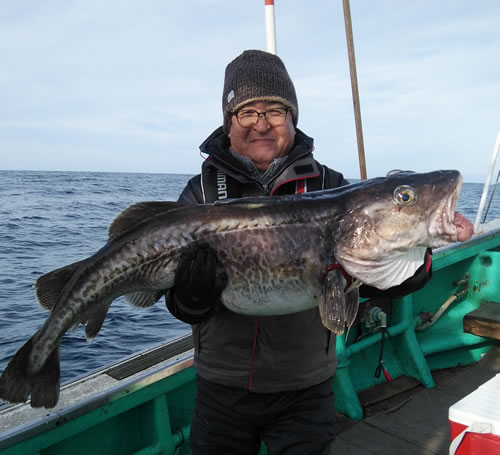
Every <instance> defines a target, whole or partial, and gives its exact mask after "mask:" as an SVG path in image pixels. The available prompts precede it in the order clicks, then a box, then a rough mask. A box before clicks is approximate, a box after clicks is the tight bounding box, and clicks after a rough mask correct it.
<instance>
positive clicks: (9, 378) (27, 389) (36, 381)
mask: <svg viewBox="0 0 500 455" xmlns="http://www.w3.org/2000/svg"><path fill="white" fill-rule="evenodd" d="M33 339H34V336H33V337H31V338H30V339H29V340H28V341H27V342H26V343H25V344H24V345H23V346H22V347H21V348H20V349H19V350H18V351H17V352H16V354H15V355H14V357H13V358H12V360H11V361H10V362H9V364H8V365H7V368H6V369H5V371H4V372H3V373H2V376H0V399H2V400H5V401H8V402H10V403H24V402H26V401H27V400H28V397H29V395H30V394H31V406H32V407H34V408H39V407H45V408H52V407H54V406H55V405H56V404H57V401H58V400H59V385H60V369H59V346H57V347H56V348H55V349H54V351H53V352H52V354H51V355H50V357H49V358H48V360H47V362H45V364H44V365H43V367H42V368H41V370H40V371H38V372H37V373H35V374H33V375H28V367H29V358H30V353H31V350H32V347H33Z"/></svg>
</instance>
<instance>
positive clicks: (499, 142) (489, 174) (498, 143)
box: [474, 131, 500, 233]
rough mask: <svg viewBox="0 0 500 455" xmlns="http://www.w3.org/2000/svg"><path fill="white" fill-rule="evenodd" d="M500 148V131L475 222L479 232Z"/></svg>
mask: <svg viewBox="0 0 500 455" xmlns="http://www.w3.org/2000/svg"><path fill="white" fill-rule="evenodd" d="M499 148H500V131H499V132H498V134H497V140H496V142H495V147H494V148H493V155H492V156H491V163H490V170H489V171H488V177H486V182H484V189H483V194H482V196H481V202H480V203H479V209H478V211H477V215H476V221H475V222H474V232H476V233H477V232H478V229H479V223H480V222H481V215H482V213H483V209H484V204H485V203H486V196H487V195H488V190H489V188H490V181H491V175H492V174H493V171H494V169H495V163H496V161H497V156H498V149H499Z"/></svg>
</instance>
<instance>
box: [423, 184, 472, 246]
mask: <svg viewBox="0 0 500 455" xmlns="http://www.w3.org/2000/svg"><path fill="white" fill-rule="evenodd" d="M462 185H463V177H462V176H461V175H459V176H458V178H457V181H456V184H455V188H454V189H453V190H452V191H451V192H450V194H449V196H448V197H447V198H446V199H445V200H444V201H443V204H442V205H441V207H440V208H439V210H437V211H436V215H435V216H434V217H431V220H430V225H429V233H430V235H431V236H435V237H436V238H439V239H441V240H442V241H443V242H445V243H449V242H457V241H459V242H463V241H465V240H468V239H469V238H470V237H471V236H472V234H473V233H474V227H473V226H472V223H471V222H470V221H469V220H468V219H467V218H465V217H464V216H463V215H462V214H461V213H459V212H457V211H456V207H457V201H458V196H459V194H460V190H461V189H462ZM436 246H442V244H438V245H436Z"/></svg>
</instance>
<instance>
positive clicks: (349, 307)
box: [345, 288, 359, 340]
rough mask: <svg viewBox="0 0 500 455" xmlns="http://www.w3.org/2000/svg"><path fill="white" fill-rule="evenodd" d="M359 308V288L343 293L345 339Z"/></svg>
mask: <svg viewBox="0 0 500 455" xmlns="http://www.w3.org/2000/svg"><path fill="white" fill-rule="evenodd" d="M358 308H359V288H354V289H353V290H352V291H350V292H348V293H347V294H346V295H345V323H346V325H347V333H346V336H345V338H346V340H347V337H348V336H349V331H350V330H351V327H352V325H353V324H354V320H355V319H356V315H357V314H358Z"/></svg>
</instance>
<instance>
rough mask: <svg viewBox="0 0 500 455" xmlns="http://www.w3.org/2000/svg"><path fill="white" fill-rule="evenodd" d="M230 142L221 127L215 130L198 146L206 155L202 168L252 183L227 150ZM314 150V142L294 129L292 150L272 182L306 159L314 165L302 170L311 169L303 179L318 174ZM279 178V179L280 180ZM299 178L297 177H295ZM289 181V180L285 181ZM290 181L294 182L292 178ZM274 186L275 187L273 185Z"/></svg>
mask: <svg viewBox="0 0 500 455" xmlns="http://www.w3.org/2000/svg"><path fill="white" fill-rule="evenodd" d="M229 148H230V141H229V137H228V136H227V134H226V133H224V130H223V128H222V127H219V128H217V129H216V130H215V131H214V132H213V133H212V134H211V135H210V136H208V138H207V139H205V141H204V142H203V143H202V144H201V145H200V150H201V152H202V153H204V154H206V155H208V158H207V160H206V161H205V163H204V166H209V165H212V166H215V167H216V168H218V169H220V170H222V171H223V172H225V173H227V174H228V175H231V176H232V177H234V178H236V179H237V180H239V181H241V182H244V183H245V182H249V181H251V182H254V181H255V180H254V178H253V177H252V176H251V175H250V173H249V172H248V170H247V169H245V167H244V166H243V165H242V163H241V162H240V160H238V159H237V158H236V157H235V156H234V155H233V154H232V153H231V151H230V150H229ZM313 149H314V141H313V139H312V138H311V137H309V136H307V135H306V134H304V133H303V132H302V131H301V130H299V129H298V128H296V129H295V143H294V145H293V147H292V150H290V152H289V153H288V155H287V159H286V160H284V162H283V164H282V166H281V171H280V172H278V173H277V177H276V178H275V179H274V181H278V180H279V181H282V180H283V172H284V171H285V170H286V169H288V168H289V167H290V165H291V164H293V163H295V162H296V161H297V160H301V161H302V159H304V158H306V157H307V158H308V159H307V158H306V161H308V162H309V161H310V162H312V163H314V166H313V168H314V169H312V168H311V166H309V167H305V168H303V169H311V171H310V172H306V173H305V174H304V176H303V177H300V178H307V177H312V176H315V175H317V174H318V170H317V166H316V164H315V162H314V158H312V151H313ZM280 177H281V178H280ZM297 178H299V177H297ZM285 180H288V181H289V180H290V179H285ZM292 180H294V179H293V178H292ZM273 186H275V185H273Z"/></svg>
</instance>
